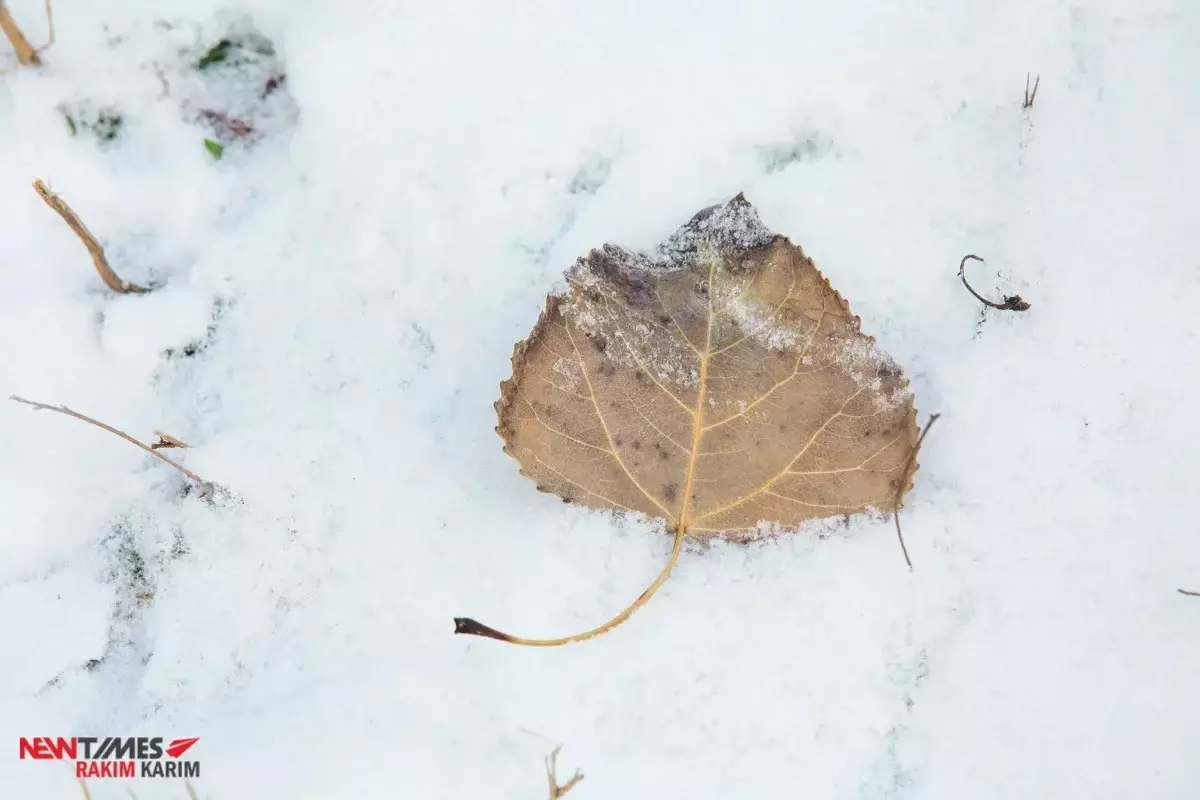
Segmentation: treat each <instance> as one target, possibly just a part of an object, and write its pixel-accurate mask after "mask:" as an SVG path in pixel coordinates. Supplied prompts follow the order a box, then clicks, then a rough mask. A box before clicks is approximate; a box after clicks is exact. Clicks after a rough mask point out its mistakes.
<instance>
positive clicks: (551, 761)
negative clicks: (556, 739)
mask: <svg viewBox="0 0 1200 800" xmlns="http://www.w3.org/2000/svg"><path fill="white" fill-rule="evenodd" d="M559 750H562V745H559V746H558V747H556V748H554V750H552V751H551V752H550V755H548V756H546V782H547V783H548V784H549V786H550V800H558V799H559V798H560V797H562V796H563V795H565V794H566V793H567V792H569V791H571V790H572V789H574V788H575V784H577V783H579V782H580V781H581V780H583V773H582V772H580V771H579V770H575V774H574V775H573V776H571V780H569V781H567V782H566V783H564V784H562V785H561V786H560V785H559V783H558V776H557V774H556V773H557V772H558V751H559Z"/></svg>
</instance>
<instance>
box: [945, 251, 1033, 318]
mask: <svg viewBox="0 0 1200 800" xmlns="http://www.w3.org/2000/svg"><path fill="white" fill-rule="evenodd" d="M971 260H974V261H978V262H979V263H980V264H986V263H987V262H986V261H984V260H983V259H982V258H980V257H979V256H977V255H974V254H971V253H968V254H967V255H965V256H963V259H962V261H960V262H958V277H960V278H962V282H963V286H965V287H967V291H968V292H970V293H971V294H973V295H974V296H975V299H976V300H978V301H979V302H981V303H983V304H984V305H985V306H988V307H989V308H998V309H1000V310H1001V311H1028V310H1029V308H1030V305H1031V304H1030V303H1027V302H1026V301H1024V300H1022V299H1021V296H1020V295H1019V294H1014V295H1009V296H1007V297H1005V298H1004V302H1003V303H993V302H992V301H991V300H988V299H987V298H986V297H984V296H983V295H981V294H979V292H977V291H975V290H974V289H972V288H971V284H969V283H967V272H966V267H967V262H968V261H971Z"/></svg>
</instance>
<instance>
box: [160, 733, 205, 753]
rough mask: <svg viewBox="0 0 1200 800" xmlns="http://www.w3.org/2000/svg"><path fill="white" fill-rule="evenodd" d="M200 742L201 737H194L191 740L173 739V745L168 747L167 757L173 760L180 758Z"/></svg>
mask: <svg viewBox="0 0 1200 800" xmlns="http://www.w3.org/2000/svg"><path fill="white" fill-rule="evenodd" d="M198 741H200V737H199V736H193V737H192V738H191V739H172V740H171V743H170V744H169V745H167V755H169V756H170V757H171V758H179V757H180V756H181V755H183V754H184V753H186V752H187V751H188V748H190V747H191V746H192V745H194V744H195V743H196V742H198Z"/></svg>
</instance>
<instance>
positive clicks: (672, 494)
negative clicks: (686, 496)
mask: <svg viewBox="0 0 1200 800" xmlns="http://www.w3.org/2000/svg"><path fill="white" fill-rule="evenodd" d="M662 493H663V497H665V498H666V499H667V500H674V499H675V498H676V497H678V496H679V484H677V483H668V484H667V485H666V486H664V487H663V488H662Z"/></svg>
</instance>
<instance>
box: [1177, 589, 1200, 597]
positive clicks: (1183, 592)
mask: <svg viewBox="0 0 1200 800" xmlns="http://www.w3.org/2000/svg"><path fill="white" fill-rule="evenodd" d="M1179 593H1180V594H1186V595H1187V596H1188V597H1200V592H1189V591H1188V590H1187V589H1180V590H1179Z"/></svg>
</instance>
